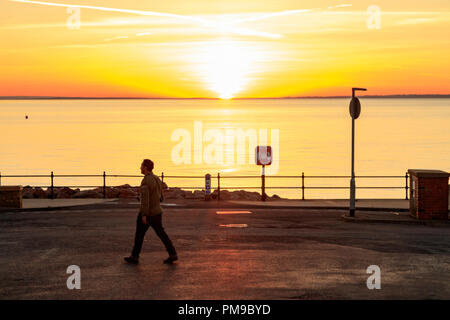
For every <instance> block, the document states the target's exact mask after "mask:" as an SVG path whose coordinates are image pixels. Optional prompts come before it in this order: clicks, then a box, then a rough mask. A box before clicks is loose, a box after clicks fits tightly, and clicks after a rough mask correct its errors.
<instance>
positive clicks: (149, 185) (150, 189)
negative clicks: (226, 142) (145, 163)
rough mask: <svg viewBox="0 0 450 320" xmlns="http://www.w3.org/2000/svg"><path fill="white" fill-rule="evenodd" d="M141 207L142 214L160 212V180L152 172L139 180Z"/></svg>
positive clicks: (150, 214) (161, 197) (148, 214)
mask: <svg viewBox="0 0 450 320" xmlns="http://www.w3.org/2000/svg"><path fill="white" fill-rule="evenodd" d="M140 198H141V208H140V212H141V215H143V216H156V215H158V214H161V213H162V209H161V205H160V202H161V201H163V195H162V182H161V180H160V179H159V178H158V176H155V175H154V174H153V173H149V174H148V175H146V176H145V177H144V179H142V182H141V197H140Z"/></svg>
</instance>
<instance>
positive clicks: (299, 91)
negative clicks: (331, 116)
mask: <svg viewBox="0 0 450 320" xmlns="http://www.w3.org/2000/svg"><path fill="white" fill-rule="evenodd" d="M42 2H47V1H42ZM48 2H52V3H57V4H75V5H85V6H97V7H107V8H115V9H130V10H138V11H140V14H138V12H117V11H116V12H114V11H105V10H95V9H93V8H81V9H80V13H81V16H80V28H79V29H76V28H75V29H71V28H69V27H70V26H74V25H73V23H72V22H73V21H75V20H70V22H71V23H72V24H68V23H67V22H68V19H69V18H70V17H71V16H72V14H70V13H68V12H67V8H66V7H63V6H62V7H61V6H48V5H44V4H42V3H41V4H36V3H23V2H12V1H9V0H0V38H1V39H2V41H1V45H0V95H1V96H85V97H94V96H102V97H105V96H108V97H117V96H121V97H125V96H139V97H175V98H177V97H186V98H190V97H212V98H214V97H221V98H231V97H284V96H304V95H307V96H309V95H323V96H325V95H348V94H349V88H350V87H352V86H364V87H367V88H369V90H370V91H369V92H368V94H376V95H377V94H379V95H387V94H449V93H450V81H449V80H450V59H449V58H448V57H450V2H449V1H448V0H444V1H441V0H428V1H416V0H413V1H395V3H392V2H393V1H387V0H371V1H348V2H345V1H323V0H315V1H312V0H307V1H293V0H267V1H259V0H258V1H256V0H255V1H253V0H252V1H248V0H231V1H230V0H228V1H209V0H183V1H181V0H170V1H145V4H144V3H143V1H139V0H127V1H123V0H108V1H106V0H88V1H86V0H83V1H81V0H73V1H72V0H70V1H69V0H61V1H58V0H55V1H48ZM342 4H345V6H340V5H342ZM370 5H377V6H378V7H379V8H380V9H381V24H380V28H379V29H376V28H375V29H370V28H369V27H368V24H367V20H368V15H367V8H368V7H369V6H370ZM331 6H337V7H334V8H329V7H331ZM97 9H99V8H97ZM301 9H313V10H309V11H308V10H307V11H303V12H302V11H289V10H301ZM142 11H147V14H148V12H149V11H151V12H153V13H152V14H151V15H143V13H142ZM280 12H282V13H281V14H280ZM274 13H275V14H274ZM170 14H172V15H170ZM174 15H177V16H174ZM72 17H73V16H72ZM371 21H372V22H373V21H375V20H371ZM371 25H372V26H374V24H373V23H372V24H371Z"/></svg>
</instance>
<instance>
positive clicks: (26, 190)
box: [22, 186, 34, 199]
mask: <svg viewBox="0 0 450 320" xmlns="http://www.w3.org/2000/svg"><path fill="white" fill-rule="evenodd" d="M33 193H34V188H33V187H30V186H25V187H23V189H22V198H23V199H32V198H34V196H33Z"/></svg>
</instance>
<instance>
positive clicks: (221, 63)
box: [198, 41, 257, 99]
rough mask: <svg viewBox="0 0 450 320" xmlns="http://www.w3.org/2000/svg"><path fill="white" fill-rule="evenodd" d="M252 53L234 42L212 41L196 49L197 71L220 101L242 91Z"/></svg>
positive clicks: (248, 71) (252, 57) (253, 59)
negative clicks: (197, 52)
mask: <svg viewBox="0 0 450 320" xmlns="http://www.w3.org/2000/svg"><path fill="white" fill-rule="evenodd" d="M256 54H257V53H256V51H254V50H252V48H251V47H249V46H246V45H245V44H241V43H239V42H237V41H212V42H208V43H207V45H205V46H204V47H202V48H201V49H200V52H199V54H198V61H199V65H198V68H199V72H200V74H201V76H202V78H203V79H202V80H203V81H204V82H205V85H206V87H207V88H208V89H209V90H211V91H212V92H214V93H215V94H216V95H217V97H218V98H220V99H231V98H233V97H234V95H235V94H236V93H239V92H241V91H242V90H244V89H245V86H246V84H247V83H248V82H249V75H250V73H251V70H252V66H253V64H254V61H255V56H256Z"/></svg>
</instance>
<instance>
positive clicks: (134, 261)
mask: <svg viewBox="0 0 450 320" xmlns="http://www.w3.org/2000/svg"><path fill="white" fill-rule="evenodd" d="M123 260H125V261H126V262H128V263H130V264H138V263H139V259H138V258H136V257H133V256H129V257H125V258H123Z"/></svg>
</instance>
